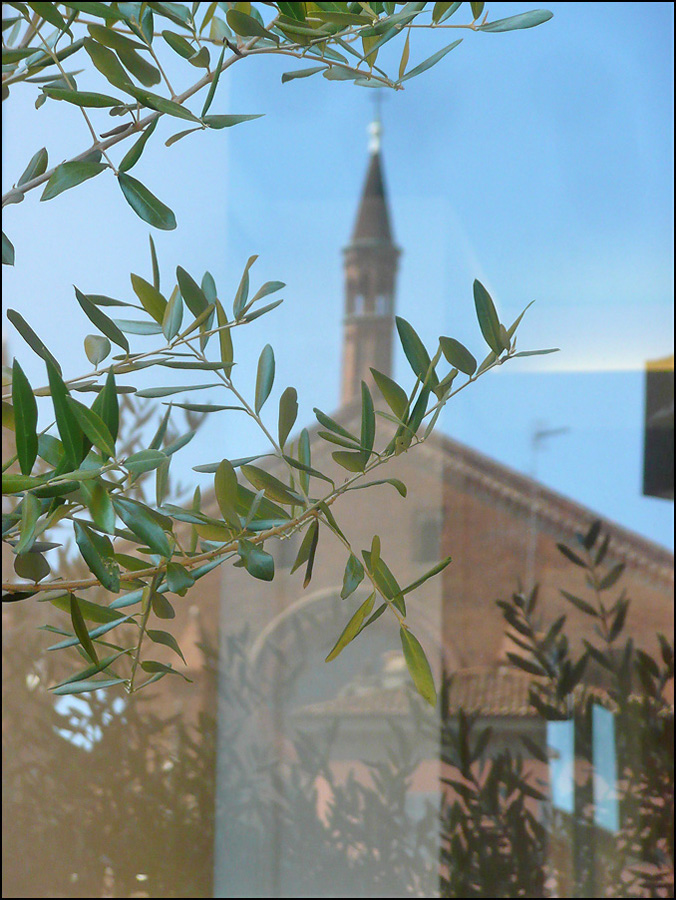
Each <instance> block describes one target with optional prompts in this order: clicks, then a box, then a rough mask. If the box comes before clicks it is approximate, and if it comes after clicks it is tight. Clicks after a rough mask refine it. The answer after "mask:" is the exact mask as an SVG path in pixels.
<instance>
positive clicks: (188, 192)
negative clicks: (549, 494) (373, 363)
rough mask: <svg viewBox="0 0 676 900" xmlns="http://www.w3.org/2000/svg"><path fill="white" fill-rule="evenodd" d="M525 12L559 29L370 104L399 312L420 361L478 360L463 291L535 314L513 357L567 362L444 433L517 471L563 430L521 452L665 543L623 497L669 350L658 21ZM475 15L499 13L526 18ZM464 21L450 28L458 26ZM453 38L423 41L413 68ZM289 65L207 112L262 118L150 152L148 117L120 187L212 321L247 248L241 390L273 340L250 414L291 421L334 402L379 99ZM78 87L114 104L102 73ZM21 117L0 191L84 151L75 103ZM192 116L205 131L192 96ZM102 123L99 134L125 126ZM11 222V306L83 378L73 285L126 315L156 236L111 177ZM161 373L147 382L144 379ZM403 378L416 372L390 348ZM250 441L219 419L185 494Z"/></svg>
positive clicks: (500, 8)
mask: <svg viewBox="0 0 676 900" xmlns="http://www.w3.org/2000/svg"><path fill="white" fill-rule="evenodd" d="M543 5H546V6H547V8H549V9H552V11H553V12H554V18H553V19H552V20H551V21H550V22H548V23H546V24H545V25H543V26H540V27H539V28H536V29H531V30H528V31H522V32H515V33H510V34H471V33H464V32H461V34H464V35H465V39H464V41H463V43H462V44H461V45H460V46H459V47H458V48H457V49H455V50H454V51H453V52H452V53H450V54H449V55H448V56H446V57H445V58H444V59H443V60H442V61H441V62H440V63H439V64H438V65H437V66H436V67H435V68H433V69H431V70H429V71H428V72H426V73H424V74H423V75H421V76H420V77H419V78H417V79H413V80H411V81H409V82H407V83H406V90H404V91H400V92H397V93H396V94H395V93H393V92H390V93H389V94H388V95H387V97H386V100H385V102H384V104H383V119H384V126H385V134H384V138H383V156H384V166H385V177H386V181H387V187H388V191H389V197H390V206H391V211H392V218H393V225H394V232H395V238H396V240H397V242H398V243H399V244H400V246H401V247H402V248H403V251H404V253H403V256H402V260H401V270H400V276H399V284H398V300H397V304H398V312H399V313H400V314H401V315H403V316H404V317H405V318H407V319H408V320H409V321H411V322H412V323H413V324H414V325H415V326H416V328H418V330H419V332H420V334H421V336H422V337H423V338H424V340H425V341H426V342H427V343H428V345H433V344H435V342H436V339H437V337H438V335H440V334H446V335H452V336H454V337H457V338H458V339H460V340H462V341H463V342H465V343H467V345H468V346H469V347H470V349H472V350H473V351H474V352H475V355H477V356H479V355H480V354H481V355H483V350H482V346H483V342H482V339H481V336H480V333H479V330H478V327H477V325H476V321H475V317H474V311H473V302H472V292H471V286H472V281H473V279H474V278H476V277H478V278H480V279H481V280H482V281H483V282H484V283H485V284H486V286H487V287H488V288H489V289H490V290H491V291H492V293H493V296H494V298H495V300H496V304H497V306H498V308H499V311H500V313H501V316H502V317H503V318H504V319H505V320H507V321H508V322H511V321H512V319H514V318H515V317H516V315H518V313H519V312H520V311H521V309H522V308H523V307H524V306H525V305H526V304H527V303H528V302H530V300H533V299H536V300H537V303H536V304H535V305H534V306H533V307H532V309H531V310H530V311H529V312H528V314H527V317H526V318H525V320H524V322H523V325H522V327H521V329H520V333H521V337H520V344H521V347H522V349H533V348H537V347H550V346H558V347H561V353H558V354H553V355H551V356H547V357H542V358H540V359H538V358H536V359H527V360H523V361H517V362H516V363H514V364H513V365H510V366H509V367H505V368H504V369H503V370H501V371H499V372H497V373H495V374H494V373H490V374H489V375H488V376H487V377H486V379H484V380H483V382H480V383H479V384H478V385H476V386H475V387H474V388H473V389H471V390H469V391H467V392H465V393H463V394H461V395H460V396H459V397H458V400H457V401H456V402H454V403H453V405H452V408H449V410H448V411H447V413H446V414H445V416H444V418H443V420H442V422H441V427H442V429H443V430H444V431H446V432H447V433H449V434H452V435H453V436H454V437H456V438H458V439H460V440H462V441H464V442H466V443H468V444H470V445H471V446H474V447H476V448H477V449H479V450H481V451H482V452H484V453H487V454H489V455H491V456H494V457H495V458H497V459H498V460H501V461H503V462H505V463H506V464H508V465H510V466H513V467H514V468H517V469H520V470H521V471H529V470H530V468H531V466H532V456H531V444H530V439H531V433H532V429H533V427H534V425H535V423H537V422H541V423H544V424H546V425H547V426H549V427H552V428H555V427H560V426H568V427H569V428H570V431H569V432H568V433H567V434H565V435H563V436H561V437H558V438H555V439H552V440H551V442H549V443H548V444H547V445H546V446H545V447H543V450H542V452H541V453H540V454H539V456H538V460H537V471H538V475H539V477H540V478H541V479H542V481H543V482H544V483H545V484H547V485H549V486H551V487H553V488H554V489H556V490H558V491H560V492H561V493H563V494H565V495H567V496H570V497H572V498H574V499H576V500H578V501H580V502H582V503H584V504H587V505H588V506H590V507H591V508H592V509H594V510H596V511H598V512H599V513H600V514H601V515H603V516H605V517H608V518H611V519H614V520H616V521H617V522H619V523H621V524H622V525H624V526H625V527H628V528H630V529H632V530H635V531H637V532H639V533H641V534H643V535H645V536H647V537H649V538H651V539H653V540H655V541H657V542H659V543H661V544H664V545H667V546H669V547H673V503H671V502H667V501H663V500H656V499H652V498H644V497H642V496H641V477H642V428H643V389H644V387H643V365H644V362H645V360H646V359H651V358H655V357H661V356H665V355H668V354H671V353H673V249H672V248H673V4H671V3H643V4H640V5H637V4H628V3H584V4H582V3H553V4H543ZM487 8H488V9H489V11H490V15H491V18H493V19H495V18H500V17H502V16H506V15H510V14H513V13H516V12H522V11H524V10H526V9H529V8H532V7H531V6H529V5H527V4H524V3H494V4H490V5H488V6H487ZM466 20H467V14H466V13H465V11H464V10H462V9H461V10H460V12H458V13H456V16H455V18H454V19H453V21H454V22H455V21H466ZM457 36H458V32H449V33H448V34H439V33H434V34H430V33H427V32H423V31H418V32H416V33H415V34H414V40H412V46H411V64H414V63H416V62H418V61H420V60H421V59H423V58H424V57H426V56H427V55H429V54H430V53H432V52H433V51H434V50H435V49H438V48H439V47H441V46H444V45H445V44H447V43H450V42H451V40H453V39H454V38H455V37H457ZM399 52H400V49H399V50H393V48H392V43H391V44H389V45H388V46H387V47H386V48H384V50H383V53H382V58H383V60H384V61H389V62H390V67H391V69H392V70H393V71H394V72H396V69H397V67H398V53H399ZM75 60H77V57H75ZM297 67H298V66H297V64H296V63H295V61H293V60H284V59H282V60H279V59H277V60H275V59H272V58H270V59H264V58H251V59H248V60H245V61H243V62H242V63H240V64H237V65H236V66H234V67H233V68H232V69H231V70H230V72H229V73H228V77H227V78H226V77H224V78H223V79H222V84H221V86H220V87H219V91H218V94H217V98H216V100H215V102H214V105H213V108H212V110H211V111H212V112H238V113H239V112H247V113H253V112H259V113H265V117H264V118H262V119H259V120H256V121H254V122H250V123H246V124H243V125H240V126H238V127H236V128H233V129H230V130H229V131H226V132H223V131H221V132H212V133H199V134H196V135H192V136H190V137H188V138H186V139H185V140H184V141H181V142H179V143H178V144H176V145H174V146H172V147H170V148H168V149H167V148H165V147H164V146H162V141H163V140H165V139H166V138H167V137H168V136H169V135H170V134H173V133H174V132H176V131H180V130H182V127H183V123H181V122H178V121H177V120H172V121H171V122H167V121H163V122H162V123H161V124H160V126H159V127H158V129H157V131H156V134H155V136H153V138H152V139H151V141H150V143H149V145H148V149H147V150H146V153H145V154H144V157H143V159H142V160H141V162H140V163H139V164H138V165H137V166H136V168H135V169H134V170H133V172H132V174H133V175H134V176H136V177H137V178H139V179H141V180H142V181H143V182H144V183H146V184H147V185H148V187H149V188H150V189H151V190H152V191H153V192H154V193H156V194H157V195H158V196H159V197H160V198H161V199H162V200H163V201H164V202H165V203H167V204H168V205H170V206H171V207H172V208H173V209H174V211H175V213H176V216H177V219H178V229H177V230H176V231H175V232H154V238H155V241H156V244H157V248H158V252H159V255H160V261H161V263H163V264H164V284H163V286H164V287H166V286H168V284H169V281H170V279H171V278H172V273H173V271H174V269H175V266H176V265H177V264H180V265H182V266H183V267H184V268H186V269H187V270H188V271H190V272H191V273H192V274H193V275H194V276H195V277H197V278H198V279H199V278H200V277H201V275H202V273H203V272H204V270H205V269H209V270H210V271H211V272H212V273H213V275H214V277H215V279H216V282H217V285H218V287H219V290H220V294H221V296H222V297H223V299H225V300H226V301H227V300H228V298H229V297H231V296H232V295H233V294H234V291H235V289H236V287H237V284H238V282H239V278H240V274H241V270H242V267H243V265H244V263H245V262H246V259H247V258H248V256H249V255H251V254H253V253H258V254H260V258H259V260H258V262H257V263H256V264H255V266H254V268H253V270H252V273H251V274H252V283H253V284H255V285H258V284H259V283H262V282H263V281H265V280H268V279H279V280H281V281H284V282H286V284H287V288H286V289H285V291H284V292H283V296H284V297H285V299H286V302H285V303H284V304H283V305H282V307H280V308H279V309H278V310H276V311H275V312H273V313H272V314H271V316H270V317H269V318H264V319H261V320H260V322H259V323H256V324H255V325H252V326H251V327H250V328H248V329H242V330H241V331H240V332H239V333H238V334H237V339H236V350H237V358H238V362H239V366H238V369H239V372H238V375H239V378H240V381H241V383H242V385H244V386H246V385H250V384H251V383H252V381H253V377H254V374H255V365H256V360H257V357H258V354H259V352H260V350H261V348H262V347H263V345H264V344H265V343H267V342H268V341H269V342H270V343H272V344H273V346H274V348H275V353H276V359H277V382H276V385H275V390H274V391H273V395H272V397H271V399H270V400H269V401H268V406H267V407H266V410H269V415H270V419H271V420H272V419H273V418H274V413H275V410H276V398H277V397H278V395H279V393H280V392H281V390H283V389H284V387H285V386H286V385H288V384H294V385H295V386H296V387H297V388H298V391H299V395H300V400H301V414H300V416H299V423H301V422H310V421H312V418H313V417H312V407H313V406H319V407H321V408H323V409H325V410H327V411H331V410H333V409H335V408H336V406H337V402H338V392H339V368H340V346H341V319H342V303H343V278H342V268H341V265H342V261H341V248H342V247H343V246H345V244H346V243H347V242H348V239H349V234H350V230H351V228H352V224H353V221H354V216H355V213H356V205H357V200H358V195H359V191H360V190H361V186H362V181H363V178H364V173H365V168H366V164H367V149H366V143H367V139H366V126H367V123H368V121H369V119H370V117H371V113H372V100H373V92H371V91H369V90H365V89H360V88H356V87H354V86H352V85H350V84H348V83H340V82H328V81H326V80H325V79H323V78H321V77H319V78H317V77H313V78H309V79H301V80H298V81H294V82H291V83H289V84H286V85H282V84H281V81H280V74H281V73H282V72H284V71H287V70H288V69H293V68H297ZM186 68H187V69H191V67H189V66H185V67H182V66H179V65H176V66H174V67H173V69H172V70H171V72H170V74H171V75H172V76H173V77H172V80H174V78H175V81H176V82H177V83H178V84H179V85H182V84H187V83H188V82H187V80H185V79H187V78H189V77H191V76H192V74H193V72H192V70H191V71H189V72H187V73H186V72H185V69H186ZM181 73H183V75H182V74H181ZM79 86H80V87H81V88H82V89H96V87H98V88H99V89H102V90H104V91H106V92H109V93H112V92H113V91H111V90H110V88H109V87H108V88H105V87H104V85H103V84H102V83H101V82H100V81H98V80H95V78H94V76H92V78H91V81H90V80H89V79H88V78H86V77H85V76H84V75H82V76H80V77H79ZM33 97H34V88H33V87H28V88H21V89H19V90H17V91H16V93H15V95H13V96H12V98H11V99H10V101H9V102H8V103H7V102H6V103H5V104H3V106H4V107H5V109H3V113H4V119H3V124H4V128H3V190H5V189H6V188H7V187H8V186H9V185H10V184H11V183H12V182H13V181H15V180H16V178H18V176H19V175H20V173H21V172H22V171H23V168H24V167H25V165H26V163H27V162H28V159H29V158H30V157H31V155H32V154H33V153H34V152H35V151H36V150H37V149H38V148H39V147H41V146H44V145H46V146H47V148H48V150H49V152H50V159H51V160H52V161H58V160H60V159H65V158H67V156H69V155H72V154H73V153H76V152H79V151H81V150H82V149H83V148H84V146H85V145H86V142H87V132H86V127H85V125H84V123H83V122H82V121H80V119H81V116H80V114H79V112H78V110H77V109H75V108H72V109H71V108H68V109H64V108H63V107H64V106H65V104H61V105H60V106H57V105H56V103H54V102H51V101H48V102H47V103H46V104H44V106H43V107H42V108H41V109H40V110H38V111H35V110H34V108H33V103H32V99H33ZM193 106H194V109H195V110H196V111H197V112H199V110H200V108H201V97H200V98H199V99H198V101H196V102H195V103H194V105H193ZM100 118H101V119H102V120H106V125H102V126H101V128H102V130H105V128H106V127H112V125H114V124H117V121H118V120H110V119H108V118H107V117H106V115H105V113H104V114H102V115H101V116H100ZM108 123H110V124H108ZM121 147H124V149H123V150H120V149H117V150H116V151H114V152H115V154H116V155H115V156H114V158H115V159H120V158H121V156H122V153H123V152H124V151H125V150H126V147H127V145H121ZM38 193H39V192H35V194H38ZM3 228H4V230H5V231H6V232H7V233H8V235H9V237H10V238H11V240H12V241H13V243H14V245H15V248H16V254H17V262H16V266H15V268H14V269H13V270H8V269H7V267H5V271H4V273H3V274H4V276H5V279H4V287H5V290H4V304H5V306H11V307H14V308H16V309H18V310H19V311H20V312H21V313H22V314H23V315H24V316H25V317H26V318H27V319H28V320H29V321H30V322H31V324H32V325H33V327H34V328H35V330H36V331H38V333H39V334H40V335H41V337H43V339H44V340H45V341H46V343H47V344H48V345H49V347H50V348H51V349H52V351H53V352H54V353H55V355H56V356H57V358H59V359H60V360H61V361H62V363H63V366H64V372H65V374H66V375H70V376H72V375H75V374H78V373H80V372H82V371H84V370H85V369H88V368H89V366H88V364H87V362H86V359H85V357H84V352H83V350H82V349H81V348H82V340H83V338H84V336H85V335H86V334H87V333H90V332H91V331H92V330H93V329H92V328H91V326H90V324H89V322H88V320H86V319H85V317H84V315H82V314H81V312H80V310H79V308H78V307H77V304H76V302H75V299H74V295H73V289H72V287H71V285H72V284H73V283H75V284H77V286H78V287H79V288H81V289H82V290H84V291H87V292H92V293H104V294H108V295H110V296H114V297H118V298H120V299H133V295H132V292H131V287H130V283H129V272H130V271H134V272H137V273H138V274H141V275H144V276H145V277H149V257H148V237H147V235H148V230H149V229H148V226H146V225H145V224H144V223H143V222H141V221H140V220H139V219H138V218H136V217H135V215H134V214H133V212H132V211H131V210H130V209H129V207H128V206H127V205H126V203H125V202H124V200H123V199H122V198H121V196H120V194H119V190H118V187H117V185H116V183H115V179H114V178H113V177H112V176H109V175H108V174H107V173H104V175H102V176H100V177H98V178H97V179H95V180H93V181H91V182H88V183H86V184H84V185H81V186H79V187H77V188H75V189H73V190H72V191H70V192H68V193H66V194H63V195H61V196H60V197H58V198H56V199H55V200H53V201H49V202H47V203H39V202H38V196H36V195H29V196H28V198H27V199H26V200H25V201H24V202H23V203H22V204H20V205H17V206H11V207H8V208H7V209H6V210H5V216H4V225H3ZM8 331H9V329H8ZM150 340H151V339H149V338H133V339H132V341H133V343H132V346H134V347H139V348H140V347H144V346H150V345H149V344H148V342H149V341H150ZM10 341H11V350H12V351H13V352H16V353H17V354H18V356H19V359H20V360H21V362H22V365H24V367H25V369H26V371H27V373H28V375H29V377H30V378H31V381H33V382H34V383H44V381H45V378H44V368H43V365H42V363H41V361H40V360H38V359H37V358H36V357H35V356H34V355H33V354H32V352H31V351H30V350H28V349H27V348H26V347H25V346H23V345H22V342H21V340H20V339H19V338H18V337H17V336H15V335H12V334H10ZM151 371H152V370H151ZM166 371H167V370H163V372H162V375H161V376H159V375H157V374H155V373H153V375H145V374H144V376H143V377H142V379H141V381H142V382H143V384H153V383H159V382H158V379H159V378H160V377H162V378H163V379H166V377H167V376H166ZM155 372H157V370H155ZM240 373H241V374H240ZM395 374H396V376H398V377H400V378H401V379H402V380H404V379H407V378H408V373H407V364H406V361H405V359H404V357H403V354H402V353H401V352H399V351H398V352H397V354H396V360H395ZM153 379H155V380H154V381H153ZM201 380H202V379H195V381H197V382H199V381H201ZM204 381H208V379H204ZM184 382H185V379H183V380H181V379H176V383H184ZM191 397H192V398H193V399H195V400H197V399H198V395H196V394H193V395H191ZM263 446H264V445H263V443H262V441H261V439H259V437H258V435H257V434H256V433H255V432H254V431H253V430H252V429H251V428H250V427H249V426H248V424H247V423H246V422H244V421H243V420H242V419H227V418H216V417H212V419H211V421H210V422H209V424H208V425H207V426H206V427H205V428H204V429H203V431H202V432H201V433H200V435H199V436H198V438H197V439H196V440H195V441H194V442H193V443H192V444H191V445H190V446H189V447H188V448H186V450H185V451H182V453H181V454H180V456H179V457H178V458H177V464H178V465H179V469H180V471H181V472H182V473H183V474H185V473H186V472H189V471H190V469H189V467H190V466H191V465H196V464H198V463H201V462H212V461H215V460H217V459H220V458H221V457H222V456H240V455H243V454H246V453H248V452H250V451H252V452H254V451H255V450H257V449H263ZM181 459H183V462H182V463H181V462H180V460H181ZM198 477H199V478H200V482H201V483H202V484H203V485H204V486H205V487H206V486H208V484H209V478H208V476H198Z"/></svg>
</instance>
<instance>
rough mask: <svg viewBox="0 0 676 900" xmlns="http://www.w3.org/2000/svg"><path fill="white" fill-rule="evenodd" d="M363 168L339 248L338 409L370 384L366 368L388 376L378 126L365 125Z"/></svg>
mask: <svg viewBox="0 0 676 900" xmlns="http://www.w3.org/2000/svg"><path fill="white" fill-rule="evenodd" d="M369 132H370V141H369V164H368V169H367V172H366V179H365V181H364V187H363V190H362V193H361V198H360V201H359V209H358V211H357V218H356V221H355V225H354V229H353V231H352V236H351V238H350V243H349V245H348V246H347V247H345V249H344V251H343V253H344V254H345V259H344V268H345V318H344V330H343V373H342V390H341V398H340V399H341V405H342V406H345V405H347V404H348V403H350V402H351V401H352V400H354V399H355V398H356V397H359V396H360V395H361V382H362V381H366V382H367V384H369V385H372V384H373V378H372V376H371V372H370V367H371V366H373V368H374V369H378V371H380V372H383V373H384V374H385V375H390V376H391V374H392V336H393V330H394V302H395V286H396V276H397V267H398V260H399V254H400V253H401V250H400V249H399V247H397V246H396V244H395V243H394V238H393V235H392V227H391V224H390V213H389V208H388V202H387V193H386V190H385V179H384V175H383V161H382V153H381V135H382V126H381V124H380V121H379V119H375V120H374V121H373V122H371V124H370V126H369Z"/></svg>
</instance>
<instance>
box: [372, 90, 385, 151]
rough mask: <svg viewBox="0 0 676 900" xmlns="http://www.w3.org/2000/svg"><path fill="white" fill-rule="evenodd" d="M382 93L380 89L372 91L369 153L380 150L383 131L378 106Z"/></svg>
mask: <svg viewBox="0 0 676 900" xmlns="http://www.w3.org/2000/svg"><path fill="white" fill-rule="evenodd" d="M382 99H383V98H382V94H381V91H380V89H376V90H375V91H374V97H373V120H372V121H371V122H369V127H368V132H369V153H372V154H373V153H378V152H380V139H381V137H382V133H383V125H382V122H381V119H380V107H381V104H382Z"/></svg>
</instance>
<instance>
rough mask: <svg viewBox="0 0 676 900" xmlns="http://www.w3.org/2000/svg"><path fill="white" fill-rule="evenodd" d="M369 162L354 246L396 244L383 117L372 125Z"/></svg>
mask: <svg viewBox="0 0 676 900" xmlns="http://www.w3.org/2000/svg"><path fill="white" fill-rule="evenodd" d="M368 131H369V152H370V154H371V159H370V161H369V167H368V171H367V172H366V181H365V182H364V188H363V190H362V195H361V202H360V204H359V211H358V213H357V221H356V223H355V226H354V231H353V232H352V244H361V243H379V244H392V243H393V241H392V229H391V227H390V214H389V211H388V208H387V197H386V194H385V180H384V178H383V168H382V162H381V158H380V141H381V136H382V133H383V128H382V124H381V122H380V115H379V114H376V116H375V118H374V120H373V121H372V122H371V123H370V124H369V128H368Z"/></svg>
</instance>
